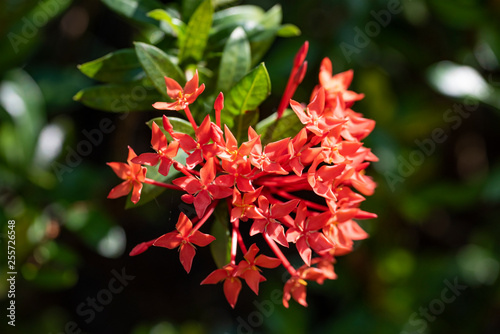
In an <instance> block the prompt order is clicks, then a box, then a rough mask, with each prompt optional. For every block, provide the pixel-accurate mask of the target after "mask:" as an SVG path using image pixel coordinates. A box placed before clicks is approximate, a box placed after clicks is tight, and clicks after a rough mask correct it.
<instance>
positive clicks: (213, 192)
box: [172, 158, 233, 218]
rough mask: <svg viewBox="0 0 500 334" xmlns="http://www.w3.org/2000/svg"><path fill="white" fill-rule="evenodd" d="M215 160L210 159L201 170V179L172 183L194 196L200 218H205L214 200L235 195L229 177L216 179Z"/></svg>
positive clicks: (181, 178)
mask: <svg viewBox="0 0 500 334" xmlns="http://www.w3.org/2000/svg"><path fill="white" fill-rule="evenodd" d="M215 175H216V167H215V158H210V159H208V160H207V162H206V163H205V166H203V167H202V168H201V170H200V178H197V177H194V176H185V177H180V178H178V179H176V180H173V181H172V183H173V184H175V185H176V186H179V187H181V188H182V189H184V190H185V191H187V192H188V193H189V194H191V195H193V196H194V199H193V203H194V208H195V209H196V213H197V214H198V217H199V218H201V217H203V214H204V213H205V210H206V209H207V207H208V206H209V205H210V203H211V202H212V199H213V198H215V199H221V198H225V197H228V196H231V195H232V194H233V189H232V188H231V187H232V186H233V184H232V183H231V182H230V180H229V181H228V179H227V178H228V177H229V175H222V176H219V177H217V178H215Z"/></svg>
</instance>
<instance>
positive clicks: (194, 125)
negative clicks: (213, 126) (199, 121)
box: [184, 106, 198, 130]
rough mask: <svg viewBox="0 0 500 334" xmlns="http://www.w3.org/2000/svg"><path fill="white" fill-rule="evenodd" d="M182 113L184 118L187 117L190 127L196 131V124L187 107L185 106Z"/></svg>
mask: <svg viewBox="0 0 500 334" xmlns="http://www.w3.org/2000/svg"><path fill="white" fill-rule="evenodd" d="M184 111H185V112H186V116H187V118H188V120H189V122H190V123H191V125H192V126H193V129H195V130H198V125H196V122H195V121H194V118H193V115H192V114H191V110H189V107H188V106H186V108H185V109H184Z"/></svg>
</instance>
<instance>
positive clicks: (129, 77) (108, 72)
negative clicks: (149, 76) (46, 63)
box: [78, 49, 144, 83]
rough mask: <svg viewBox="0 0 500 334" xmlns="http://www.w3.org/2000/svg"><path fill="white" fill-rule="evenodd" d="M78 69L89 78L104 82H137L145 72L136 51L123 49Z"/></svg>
mask: <svg viewBox="0 0 500 334" xmlns="http://www.w3.org/2000/svg"><path fill="white" fill-rule="evenodd" d="M78 69H79V70H80V71H81V72H82V73H83V74H85V75H86V76H88V77H89V78H92V79H95V80H99V81H103V82H115V83H120V82H128V81H135V80H138V79H140V78H141V77H142V76H144V71H143V70H142V68H141V64H140V63H139V60H138V59H137V55H136V53H135V51H134V49H122V50H118V51H115V52H112V53H109V54H107V55H105V56H103V57H101V58H98V59H96V60H93V61H90V62H87V63H85V64H82V65H79V66H78Z"/></svg>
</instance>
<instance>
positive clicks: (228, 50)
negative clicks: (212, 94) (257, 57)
mask: <svg viewBox="0 0 500 334" xmlns="http://www.w3.org/2000/svg"><path fill="white" fill-rule="evenodd" d="M250 61H251V55H250V43H249V42H248V39H247V36H246V34H245V31H244V30H243V28H241V27H238V28H236V29H234V31H233V33H232V34H231V36H230V37H229V39H228V41H227V43H226V46H225V47H224V51H223V53H222V57H221V61H220V67H219V78H218V80H217V89H216V91H217V92H218V91H222V92H227V91H229V89H231V87H233V85H234V84H235V83H237V82H238V81H239V80H240V79H241V78H242V77H243V76H244V75H245V74H246V73H247V72H248V71H249V70H250Z"/></svg>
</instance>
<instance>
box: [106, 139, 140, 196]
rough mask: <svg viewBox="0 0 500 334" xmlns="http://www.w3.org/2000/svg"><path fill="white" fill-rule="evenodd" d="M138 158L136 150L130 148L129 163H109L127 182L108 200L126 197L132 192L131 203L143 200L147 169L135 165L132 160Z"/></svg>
mask: <svg viewBox="0 0 500 334" xmlns="http://www.w3.org/2000/svg"><path fill="white" fill-rule="evenodd" d="M135 157H136V154H135V152H134V150H133V149H132V148H131V147H130V146H129V147H128V158H127V163H126V164H125V163H123V162H108V163H107V165H108V166H109V167H111V168H112V169H113V171H114V172H115V173H116V175H118V177H119V178H121V179H123V180H125V182H122V183H120V184H119V185H117V186H116V187H114V188H113V189H111V191H110V192H109V194H108V198H118V197H121V196H126V195H128V194H129V193H130V191H131V190H132V197H131V201H132V203H134V204H137V202H139V199H140V198H141V191H142V183H143V182H144V181H145V179H146V171H147V169H146V167H142V166H141V165H138V164H135V163H133V162H132V159H133V158H135Z"/></svg>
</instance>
